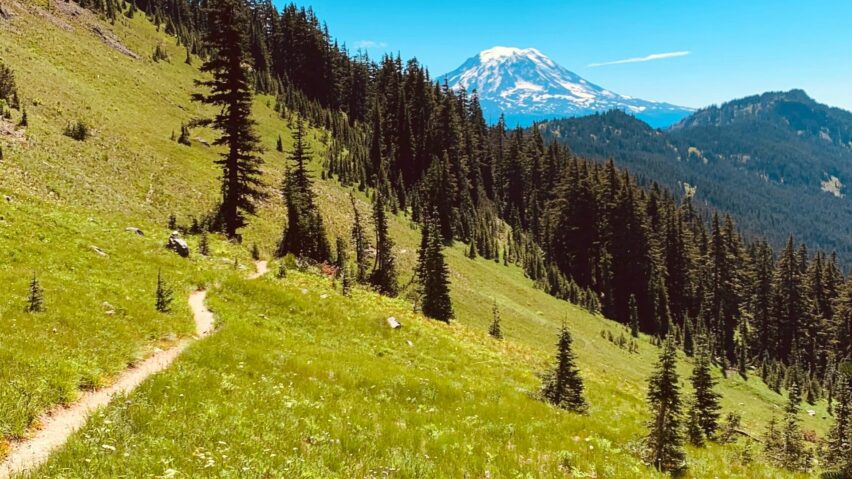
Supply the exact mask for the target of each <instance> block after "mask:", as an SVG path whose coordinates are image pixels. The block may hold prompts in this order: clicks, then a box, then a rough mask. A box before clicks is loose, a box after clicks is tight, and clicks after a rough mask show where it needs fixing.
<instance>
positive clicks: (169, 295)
mask: <svg viewBox="0 0 852 479" xmlns="http://www.w3.org/2000/svg"><path fill="white" fill-rule="evenodd" d="M155 297H156V301H155V304H154V307H155V308H156V309H157V311H159V312H161V313H168V312H169V311H171V310H172V300H173V299H174V298H173V291H172V288H171V287H169V286H168V285H167V284H166V283H165V281H163V275H162V274H161V273H160V272H159V271H158V272H157V291H156V292H155Z"/></svg>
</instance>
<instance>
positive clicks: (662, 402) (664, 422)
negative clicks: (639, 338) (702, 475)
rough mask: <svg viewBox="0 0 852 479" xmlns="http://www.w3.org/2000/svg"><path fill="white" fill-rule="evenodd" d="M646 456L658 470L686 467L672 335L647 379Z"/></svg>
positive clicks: (666, 341)
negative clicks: (647, 418)
mask: <svg viewBox="0 0 852 479" xmlns="http://www.w3.org/2000/svg"><path fill="white" fill-rule="evenodd" d="M648 404H649V406H650V408H651V415H652V419H651V421H650V422H649V423H648V429H649V432H648V436H647V437H646V447H647V452H648V459H649V460H650V462H651V463H652V464H653V465H654V467H656V468H657V469H658V470H660V471H677V470H680V469H682V468H683V467H684V466H685V462H684V461H685V454H684V452H683V436H682V434H681V430H680V428H681V401H680V387H679V386H678V376H677V350H676V348H675V342H674V338H673V337H669V338H668V339H666V340H665V342H664V344H663V350H662V352H661V353H660V360H659V362H658V364H657V368H656V370H655V371H654V374H653V375H652V376H651V378H650V380H649V382H648Z"/></svg>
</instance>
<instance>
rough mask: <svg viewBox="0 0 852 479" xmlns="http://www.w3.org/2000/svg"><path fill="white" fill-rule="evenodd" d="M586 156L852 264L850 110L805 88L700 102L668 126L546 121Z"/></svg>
mask: <svg viewBox="0 0 852 479" xmlns="http://www.w3.org/2000/svg"><path fill="white" fill-rule="evenodd" d="M539 128H540V129H541V132H542V135H543V136H544V137H545V138H549V139H556V140H558V141H560V142H562V143H565V144H567V145H569V146H570V148H571V149H572V151H574V152H575V153H577V154H581V155H588V156H590V157H594V158H597V159H599V160H604V159H606V158H613V159H614V160H615V161H616V163H617V164H619V165H620V166H623V167H625V168H627V169H629V170H631V171H632V172H633V173H635V174H636V175H638V176H640V177H641V178H642V179H643V180H644V181H649V182H650V181H657V182H659V183H661V184H663V185H666V186H667V187H668V188H670V189H672V190H673V191H676V192H678V193H679V194H680V195H683V194H685V193H686V192H687V190H688V191H689V193H690V194H694V197H693V199H694V201H695V202H696V203H697V204H704V205H708V206H711V207H715V208H718V209H720V210H722V211H726V212H729V213H731V214H734V215H736V217H737V218H738V223H739V226H740V228H741V229H742V230H743V231H745V232H746V233H748V234H749V235H765V236H767V237H768V238H769V239H770V240H771V242H772V244H773V245H775V246H780V245H782V244H783V242H784V241H785V240H786V238H787V236H788V235H789V234H791V233H793V234H795V235H796V236H797V237H799V238H800V239H802V240H803V241H804V242H806V243H807V244H808V245H809V246H811V247H812V248H818V249H825V250H830V251H836V252H837V255H838V258H839V259H840V260H841V262H842V263H843V264H845V265H849V264H850V263H851V262H852V242H850V240H849V238H850V234H852V230H850V228H852V227H850V225H852V201H850V198H849V196H848V193H849V189H848V188H849V187H848V185H849V183H850V181H852V144H850V141H852V134H850V131H852V113H849V112H847V111H844V110H842V109H838V108H831V107H827V106H825V105H821V104H819V103H817V102H815V101H814V100H812V99H811V98H809V97H808V96H807V95H806V94H805V93H804V92H803V91H801V90H792V91H789V92H772V93H765V94H763V95H759V96H753V97H748V98H743V99H741V100H735V101H732V102H728V103H725V104H723V105H721V106H713V107H709V108H706V109H702V110H700V111H698V112H696V113H694V114H693V115H691V116H689V117H688V118H686V119H684V120H683V121H681V122H680V123H678V124H677V125H675V126H673V127H671V128H670V129H668V130H654V129H652V128H650V127H648V126H647V125H646V124H644V123H643V122H641V121H639V120H637V119H635V118H632V117H630V116H628V115H625V114H623V113H621V112H609V113H606V114H603V115H595V116H589V117H584V118H576V119H565V120H552V121H548V122H544V123H542V124H540V125H539Z"/></svg>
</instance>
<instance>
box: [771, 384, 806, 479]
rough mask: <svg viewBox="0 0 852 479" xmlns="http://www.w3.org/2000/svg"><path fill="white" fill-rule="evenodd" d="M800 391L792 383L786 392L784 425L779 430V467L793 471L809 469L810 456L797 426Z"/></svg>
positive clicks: (797, 386) (800, 398) (799, 427)
mask: <svg viewBox="0 0 852 479" xmlns="http://www.w3.org/2000/svg"><path fill="white" fill-rule="evenodd" d="M800 391H801V389H800V387H799V384H798V383H797V382H796V381H794V382H793V383H792V384H791V385H790V389H789V391H788V392H787V394H788V399H787V407H786V408H785V409H784V424H783V427H782V429H781V450H780V451H779V454H778V456H779V457H780V460H781V462H780V464H779V465H780V466H781V467H784V468H785V469H790V470H793V471H805V470H808V469H810V464H809V463H810V456H809V454H808V451H807V450H806V449H805V440H804V436H803V435H802V431H801V426H800V425H799V405H800V404H801V402H802V396H801V392H800Z"/></svg>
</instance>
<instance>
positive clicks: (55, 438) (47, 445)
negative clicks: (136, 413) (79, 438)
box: [0, 261, 267, 479]
mask: <svg viewBox="0 0 852 479" xmlns="http://www.w3.org/2000/svg"><path fill="white" fill-rule="evenodd" d="M255 267H256V268H257V271H256V272H254V273H251V274H250V275H249V279H256V278H259V277H260V276H262V275H264V274H265V273H266V272H267V262H266V261H257V262H256V263H255ZM206 297H207V291H205V290H198V291H194V292H193V293H192V294H190V295H189V306H190V308H191V309H192V316H193V319H194V320H195V336H194V339H203V338H205V337H207V336H209V335H210V334H212V333H213V332H214V331H213V329H214V326H215V325H214V318H213V313H212V312H210V310H209V309H207V306H205V304H204V300H205V298H206ZM190 342H192V339H183V340H181V341H179V342H178V343H177V344H175V345H174V346H172V347H171V348H169V349H166V350H157V351H156V352H155V353H154V354H152V355H151V356H149V357H148V358H147V359H145V360H144V361H142V362H141V363H138V364H135V365H133V366H131V367H129V368H127V369H126V370H125V371H124V372H122V373H121V374H120V375H119V376H118V377H117V378H116V380H115V382H114V383H113V384H112V385H110V386H108V387H106V388H103V389H99V390H96V391H87V392H85V393H83V394H82V395H81V396H80V398H79V399H77V401H75V402H74V403H73V404H71V405H69V406H56V407H54V408H52V409H50V410H49V411H47V412H46V413H44V414H42V415H41V417H39V419H38V421H37V422H36V423H37V424H39V428H38V429H37V430H35V431H34V432H33V434H32V435H31V436H30V437H28V438H26V439H23V440H21V441H16V442H13V443H12V444H11V447H10V448H9V453H8V454H7V455H6V457H5V458H3V460H2V463H0V479H6V478H9V477H12V476H13V475H17V474H23V473H25V472H28V471H31V470H33V469H35V468H36V467H38V466H39V465H41V464H43V463H44V462H45V461H47V458H48V457H49V456H50V453H51V452H53V451H54V450H56V449H58V448H59V447H61V446H62V445H63V444H65V441H67V440H68V438H69V437H70V436H71V434H73V433H74V432H75V431H77V430H78V429H80V428H81V427H83V425H84V424H86V420H87V419H88V418H89V416H90V415H91V414H92V413H93V412H94V411H95V410H97V409H98V408H101V407H104V406H106V405H107V404H109V402H110V401H111V400H112V398H113V397H114V396H115V395H117V394H119V395H120V394H127V393H129V392H131V391H133V390H134V389H136V387H137V386H139V385H140V384H142V382H143V381H145V379H147V378H149V377H150V376H152V375H153V374H156V373H158V372H160V371H162V370H164V369H166V368H167V367H169V365H171V364H172V362H174V360H175V359H177V357H178V356H179V355H180V353H182V352H183V350H184V349H186V347H187V346H188V345H189V343H190Z"/></svg>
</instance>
